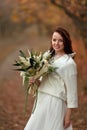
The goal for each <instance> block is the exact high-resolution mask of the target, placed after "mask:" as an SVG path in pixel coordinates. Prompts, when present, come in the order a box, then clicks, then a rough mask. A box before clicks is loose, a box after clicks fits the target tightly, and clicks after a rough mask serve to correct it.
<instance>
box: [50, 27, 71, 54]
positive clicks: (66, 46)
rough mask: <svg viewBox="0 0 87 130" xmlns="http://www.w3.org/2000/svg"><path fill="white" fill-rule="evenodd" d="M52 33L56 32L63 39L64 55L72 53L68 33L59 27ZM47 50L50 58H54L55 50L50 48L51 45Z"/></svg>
mask: <svg viewBox="0 0 87 130" xmlns="http://www.w3.org/2000/svg"><path fill="white" fill-rule="evenodd" d="M54 32H57V33H59V34H60V35H61V36H62V38H63V44H64V52H65V53H66V54H70V53H73V49H72V41H71V39H70V35H69V33H68V32H67V31H66V30H65V29H64V28H61V27H58V28H56V29H55V30H54ZM54 32H53V33H54ZM49 50H50V52H51V56H54V55H55V50H54V49H53V47H52V43H51V46H50V49H49Z"/></svg>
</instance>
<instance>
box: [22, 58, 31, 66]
mask: <svg viewBox="0 0 87 130" xmlns="http://www.w3.org/2000/svg"><path fill="white" fill-rule="evenodd" d="M19 59H20V60H21V62H23V63H24V64H25V65H26V66H30V60H29V58H26V59H25V58H24V57H22V56H19Z"/></svg>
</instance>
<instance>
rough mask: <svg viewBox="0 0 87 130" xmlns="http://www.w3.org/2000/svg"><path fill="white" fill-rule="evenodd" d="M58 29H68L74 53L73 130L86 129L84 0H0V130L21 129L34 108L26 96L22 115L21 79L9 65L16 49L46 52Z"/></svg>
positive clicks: (86, 15) (86, 29)
mask: <svg viewBox="0 0 87 130" xmlns="http://www.w3.org/2000/svg"><path fill="white" fill-rule="evenodd" d="M57 26H61V27H63V28H65V29H66V30H68V32H69V33H70V35H71V39H72V45H73V48H74V51H75V52H76V53H77V54H76V57H75V61H76V63H77V66H78V98H79V108H78V109H76V110H74V111H73V114H72V120H73V121H72V122H73V126H74V130H86V129H87V57H86V56H87V0H65V1H63V0H36V1H35V0H3V1H2V0H0V130H23V128H24V126H25V124H26V122H27V120H28V118H29V117H30V113H31V110H32V106H33V101H34V99H33V98H32V97H29V100H28V106H27V111H26V115H25V114H24V103H25V95H24V91H23V86H22V79H21V78H20V75H19V73H18V72H14V71H13V68H14V67H13V65H12V64H13V63H14V60H15V59H17V58H18V55H19V50H23V51H24V52H25V53H26V52H27V48H28V49H32V48H33V49H34V50H37V51H45V50H47V49H48V48H49V46H50V41H51V35H52V31H53V29H54V28H55V27H57Z"/></svg>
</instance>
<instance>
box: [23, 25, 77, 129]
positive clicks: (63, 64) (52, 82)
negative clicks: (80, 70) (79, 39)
mask: <svg viewBox="0 0 87 130" xmlns="http://www.w3.org/2000/svg"><path fill="white" fill-rule="evenodd" d="M50 52H51V64H52V65H53V66H54V67H58V69H56V72H53V73H50V74H48V75H47V76H46V77H45V78H44V79H43V80H42V82H41V83H40V85H39V88H38V97H37V105H36V108H35V111H34V113H32V114H31V117H30V119H29V120H28V122H27V124H26V126H25V128H24V130H73V128H72V122H71V115H72V109H73V108H77V107H78V97H77V68H76V63H75V61H74V53H73V50H72V45H71V40H70V35H69V33H68V32H67V31H66V30H65V29H63V28H61V27H58V28H57V29H55V30H54V32H53V35H52V42H51V47H50ZM34 81H35V80H34V79H31V80H30V84H32V83H33V82H34Z"/></svg>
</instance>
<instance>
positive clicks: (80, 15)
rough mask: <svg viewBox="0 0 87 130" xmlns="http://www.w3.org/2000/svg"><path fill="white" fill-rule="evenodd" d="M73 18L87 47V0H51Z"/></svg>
mask: <svg viewBox="0 0 87 130" xmlns="http://www.w3.org/2000/svg"><path fill="white" fill-rule="evenodd" d="M50 2H51V3H52V4H53V5H54V6H56V7H57V8H62V9H63V10H64V11H65V13H66V14H67V15H68V16H69V17H70V18H71V19H72V20H73V22H74V24H75V26H76V27H77V28H78V29H79V32H80V34H81V35H82V38H83V40H84V42H85V45H86V47H87V0H50Z"/></svg>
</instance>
